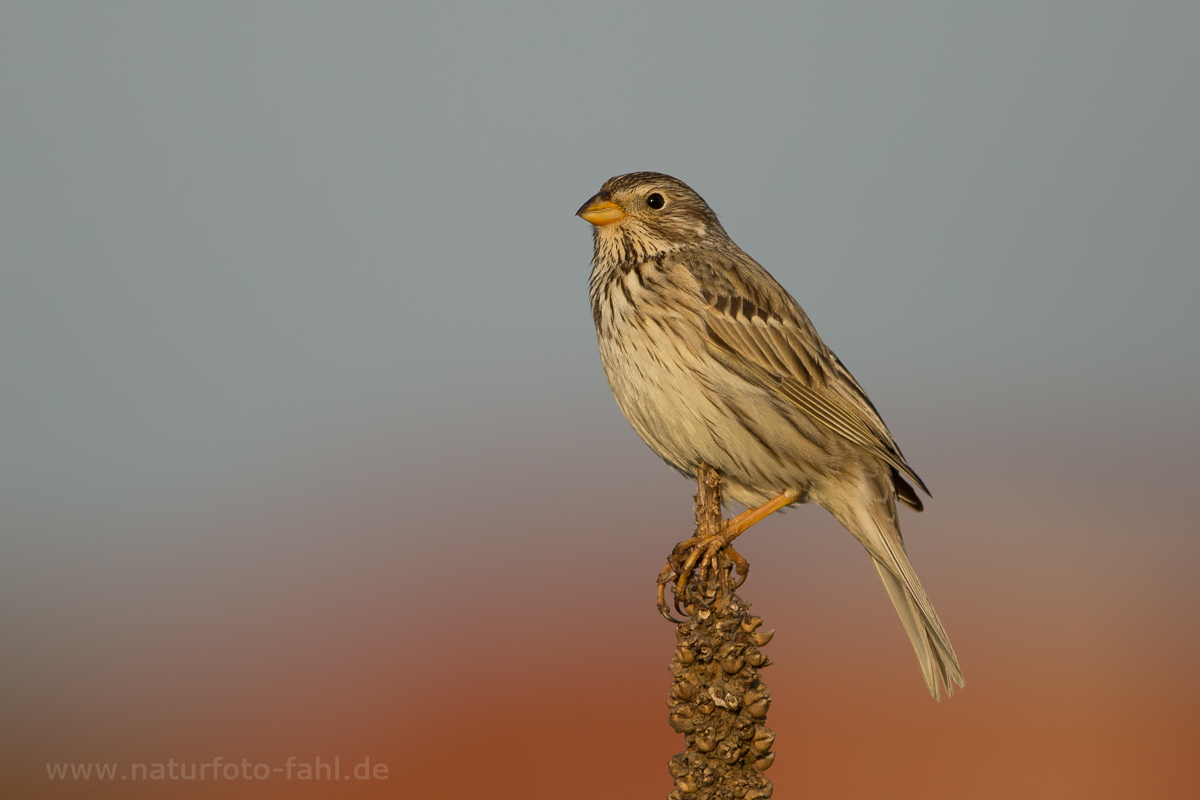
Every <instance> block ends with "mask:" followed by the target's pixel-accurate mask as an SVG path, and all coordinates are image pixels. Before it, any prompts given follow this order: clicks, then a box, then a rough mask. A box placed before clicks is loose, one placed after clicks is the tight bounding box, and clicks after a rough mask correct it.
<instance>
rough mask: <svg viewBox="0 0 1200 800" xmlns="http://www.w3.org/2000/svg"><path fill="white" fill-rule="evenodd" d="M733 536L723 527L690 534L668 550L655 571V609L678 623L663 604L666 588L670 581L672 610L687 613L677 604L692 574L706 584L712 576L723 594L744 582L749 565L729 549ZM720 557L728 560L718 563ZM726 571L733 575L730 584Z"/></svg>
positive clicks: (729, 592) (730, 591) (681, 613)
mask: <svg viewBox="0 0 1200 800" xmlns="http://www.w3.org/2000/svg"><path fill="white" fill-rule="evenodd" d="M735 535H736V534H735ZM733 538H734V537H733V536H729V535H727V533H726V531H725V529H722V530H721V531H720V532H719V533H717V534H716V535H715V536H708V537H703V538H702V537H699V536H693V537H692V538H690V539H685V540H684V541H682V542H680V543H679V544H677V545H675V549H674V550H672V551H671V556H670V557H669V558H668V559H667V563H666V566H664V567H663V568H662V572H660V573H659V574H658V585H657V592H658V612H659V613H660V614H662V615H663V617H664V618H665V619H667V620H668V621H670V622H673V623H675V624H676V625H678V624H679V623H680V620H677V619H675V617H673V616H672V615H671V612H670V609H669V608H668V607H667V602H666V588H667V584H668V583H671V584H673V585H672V593H673V594H674V598H673V599H674V605H675V610H676V611H677V612H678V613H679V615H680V616H683V617H686V616H689V615H688V613H687V612H686V611H685V610H684V609H683V608H681V607H680V603H681V599H682V597H683V594H684V592H685V591H686V590H687V587H688V584H689V583H691V582H692V578H693V573H698V574H697V575H696V576H695V577H696V579H697V580H698V581H699V582H700V583H701V584H707V583H709V581H710V579H712V578H714V577H715V578H716V579H717V580H718V581H719V582H720V585H721V590H722V592H723V593H725V594H726V595H729V594H731V593H732V592H733V591H735V590H736V589H737V588H738V587H740V586H741V585H742V584H743V583H745V581H746V575H747V573H749V571H750V564H749V562H747V561H746V559H745V558H743V557H742V556H741V554H740V553H738V551H736V550H734V549H733V546H732V544H731V542H732V541H733ZM723 559H728V560H729V564H728V565H726V564H723V563H721V562H722V560H723ZM730 572H733V573H735V575H736V578H735V580H734V582H733V583H732V585H731V584H730Z"/></svg>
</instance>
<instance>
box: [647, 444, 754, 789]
mask: <svg viewBox="0 0 1200 800" xmlns="http://www.w3.org/2000/svg"><path fill="white" fill-rule="evenodd" d="M698 483H699V487H700V488H699V492H698V493H697V494H696V535H697V536H698V537H708V536H711V535H714V534H716V532H717V531H719V530H720V529H721V525H722V524H723V520H722V518H721V479H720V477H719V476H718V475H717V473H716V472H715V471H714V470H713V469H711V468H709V467H708V466H706V465H704V464H701V465H700V471H699V476H698ZM732 570H733V564H732V563H731V562H730V561H729V559H728V558H726V556H725V555H724V554H723V553H721V554H718V555H717V557H716V559H715V563H711V564H707V565H701V564H697V565H696V569H695V574H693V575H692V576H691V578H692V579H691V580H690V581H689V582H688V583H687V585H686V587H685V588H684V590H683V593H682V596H679V597H676V598H675V600H676V606H677V607H682V608H683V610H684V611H686V612H687V614H688V617H689V619H688V620H687V621H685V622H681V623H679V625H678V626H677V627H676V630H675V635H676V638H677V639H678V641H679V644H678V646H677V647H676V649H675V660H674V661H673V662H672V663H671V676H672V677H673V678H674V680H673V682H672V685H671V693H670V696H669V697H668V699H667V706H668V707H669V708H670V717H669V719H670V723H671V727H672V728H674V729H675V730H676V731H678V732H679V733H682V734H683V735H684V742H685V744H686V749H685V750H684V751H683V752H682V753H677V754H675V755H674V756H673V757H672V758H671V760H670V762H669V763H668V765H667V769H668V770H669V772H670V773H671V777H672V779H674V781H675V790H674V791H672V792H671V794H670V795H669V800H710V799H711V800H717V799H718V798H720V799H721V800H724V799H725V798H739V800H759V798H767V797H770V796H771V791H772V786H771V781H770V780H769V779H768V778H767V777H766V776H765V775H763V772H764V771H765V770H766V769H767V768H768V767H770V766H771V763H772V762H773V761H774V760H775V754H774V753H773V752H771V747H772V745H773V744H774V742H775V734H774V733H772V732H771V729H770V728H768V727H767V726H766V716H767V709H768V708H769V707H770V705H771V694H770V692H768V691H767V687H766V684H764V683H763V682H762V680H761V679H760V678H759V674H758V671H759V670H760V669H762V668H763V667H766V666H769V665H770V663H771V662H770V660H769V659H768V658H767V657H766V656H765V655H764V654H763V653H762V651H760V650H759V646H760V644H766V641H767V640H768V639H769V638H770V635H769V633H766V632H763V631H760V630H759V627H760V626H761V625H762V619H761V618H759V617H752V616H750V613H749V609H750V604H749V603H747V602H746V601H745V600H742V599H741V598H740V597H738V596H737V595H736V594H735V593H734V591H733V589H732V588H731V579H730V575H731V572H732Z"/></svg>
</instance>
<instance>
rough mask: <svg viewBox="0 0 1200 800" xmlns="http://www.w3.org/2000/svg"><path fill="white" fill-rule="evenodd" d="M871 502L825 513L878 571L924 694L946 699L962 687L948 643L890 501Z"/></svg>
mask: <svg viewBox="0 0 1200 800" xmlns="http://www.w3.org/2000/svg"><path fill="white" fill-rule="evenodd" d="M872 494H873V493H872ZM871 499H872V500H873V501H874V502H858V503H854V504H853V505H852V506H851V507H847V508H842V509H836V510H835V509H830V510H831V511H833V512H834V516H836V517H837V518H838V519H839V520H840V521H841V523H842V524H843V525H845V526H846V528H847V529H849V531H850V532H851V533H853V534H854V536H855V538H857V539H858V540H859V541H860V542H862V544H863V546H864V547H866V548H867V552H868V553H870V554H871V558H872V560H873V561H874V562H875V569H876V570H878V571H879V577H880V579H881V580H882V581H883V586H884V588H885V589H887V592H888V596H889V597H891V598H892V604H893V605H894V606H895V607H896V613H897V614H899V615H900V622H901V623H903V625H904V631H905V633H907V634H908V638H909V641H911V642H912V646H913V650H915V651H916V653H917V661H918V662H920V664H921V672H922V674H923V675H924V676H925V683H926V685H927V686H928V687H929V693H930V694H931V695H933V699H934V700H938V699H940V687H939V684H940V685H941V686H945V687H946V694H947V695H950V694H953V693H954V685H955V684H958V686H959V687H962V686H965V685H966V684H965V683H964V681H963V674H962V670H961V669H959V666H958V659H957V658H956V657H955V655H954V648H953V647H951V646H950V638H949V637H948V636H946V631H945V629H944V628H943V627H942V622H941V620H939V619H938V615H937V612H936V611H934V610H933V604H932V603H930V602H929V596H928V595H926V594H925V589H924V588H922V586H921V581H920V580H919V579H918V578H917V573H916V572H915V571H914V570H913V567H912V563H911V562H909V560H908V554H907V553H905V552H904V542H903V541H902V540H901V538H900V526H899V524H898V521H897V519H896V507H895V502H894V501H891V502H886V501H885V502H881V498H879V497H878V496H877V495H876V496H875V497H872V498H871Z"/></svg>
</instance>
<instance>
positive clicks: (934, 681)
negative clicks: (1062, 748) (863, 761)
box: [576, 172, 964, 699]
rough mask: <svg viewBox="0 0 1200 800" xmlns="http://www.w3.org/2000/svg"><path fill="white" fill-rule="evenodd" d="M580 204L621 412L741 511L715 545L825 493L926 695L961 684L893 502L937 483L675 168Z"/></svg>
mask: <svg viewBox="0 0 1200 800" xmlns="http://www.w3.org/2000/svg"><path fill="white" fill-rule="evenodd" d="M576 213H577V214H578V215H579V216H580V217H582V218H583V219H585V220H587V221H588V222H590V223H591V224H592V226H593V230H592V234H593V242H594V246H595V252H594V255H593V258H592V273H591V278H590V281H589V283H590V287H589V288H590V295H591V302H592V318H593V319H594V320H595V323H596V336H597V338H598V339H599V343H600V358H601V361H602V362H603V363H604V371H605V373H606V374H607V376H608V383H609V386H611V387H612V391H613V395H615V397H616V399H617V404H618V405H619V406H620V407H621V411H622V412H624V414H625V417H626V418H627V419H628V420H629V422H630V424H632V425H633V427H634V429H635V430H636V431H637V432H638V434H639V435H640V436H641V437H642V439H643V440H644V441H645V442H646V444H648V445H650V448H651V449H652V450H653V451H654V452H655V453H657V454H658V455H659V456H660V457H662V458H663V459H664V460H665V461H666V462H667V463H668V464H670V465H671V466H672V467H674V468H675V469H677V470H679V471H680V472H682V473H683V474H684V475H687V476H688V477H691V478H693V479H694V478H695V476H696V472H697V469H698V467H699V465H700V463H701V462H703V463H705V464H708V465H709V466H710V467H712V468H714V469H716V470H717V472H718V473H719V474H720V475H721V477H722V479H723V481H724V484H725V493H726V496H727V497H730V498H732V499H733V500H736V501H737V502H739V503H742V504H743V505H745V506H747V508H748V510H747V511H746V512H743V513H742V514H740V515H738V516H737V517H734V518H733V519H732V520H730V521H729V523H728V524H727V525H726V527H725V529H724V530H723V531H722V533H721V535H720V536H719V537H714V538H719V541H717V542H715V543H713V545H712V546H711V547H710V548H709V550H708V553H709V554H712V553H713V552H715V550H716V549H722V548H725V549H727V550H732V548H731V547H729V545H730V543H731V542H732V541H733V539H734V538H735V537H736V536H738V535H739V534H741V533H742V532H743V531H745V530H746V529H747V528H749V527H750V526H751V525H753V524H754V523H756V522H758V521H759V520H761V519H763V518H764V517H766V516H768V515H770V514H772V513H774V512H775V511H777V510H779V509H780V508H783V507H785V506H789V505H793V504H796V503H805V502H814V503H819V504H820V505H822V506H824V507H825V508H826V509H827V510H828V511H829V512H830V513H831V514H833V516H834V517H836V518H837V519H838V521H839V522H841V523H842V525H844V526H845V527H846V529H847V530H849V531H850V533H852V534H854V537H855V538H856V539H858V541H859V542H861V543H862V545H863V547H865V548H866V549H867V552H868V553H869V554H870V555H871V558H872V560H873V561H874V563H875V568H876V570H878V572H879V577H880V578H881V579H882V580H883V585H884V587H885V588H886V589H887V592H888V595H889V596H890V597H891V599H892V603H893V604H894V605H895V607H896V612H897V613H898V614H899V615H900V621H901V622H902V623H903V624H904V630H905V631H906V632H907V633H908V638H909V639H910V640H911V642H912V646H913V649H914V650H915V651H916V653H917V660H918V661H919V662H920V664H921V672H922V673H923V674H924V676H925V682H926V684H927V685H928V686H929V692H930V694H932V695H933V697H934V698H935V699H936V698H938V697H939V693H940V686H944V687H945V688H946V691H947V693H951V692H953V689H954V684H958V685H959V686H963V685H964V682H963V676H962V671H961V670H960V669H959V666H958V660H957V659H956V658H955V655H954V649H953V648H952V647H951V646H950V640H949V638H948V637H947V636H946V632H945V630H944V629H943V628H942V623H941V622H940V621H939V620H938V616H937V613H936V612H935V611H934V610H933V605H932V604H931V603H930V602H929V597H928V596H927V595H926V594H925V590H924V589H923V588H922V587H921V582H920V581H919V580H918V579H917V574H916V572H914V571H913V567H912V564H911V563H909V560H908V555H907V554H906V553H905V551H904V542H903V540H902V539H901V536H900V522H899V519H898V516H897V513H896V501H897V500H899V501H900V502H902V503H904V504H906V505H908V506H910V507H912V508H914V509H916V510H917V511H920V510H921V509H922V504H921V500H920V498H919V497H918V496H917V493H916V491H915V490H914V489H913V487H912V484H916V485H917V486H919V487H920V488H921V489H922V491H924V492H925V493H926V494H928V493H929V491H928V489H926V487H925V484H924V483H923V482H922V481H921V479H920V478H919V477H917V474H916V473H915V472H914V471H913V470H912V468H911V467H910V466H909V465H908V462H907V461H905V460H904V456H903V454H901V452H900V448H899V447H897V446H896V442H895V441H894V440H893V439H892V435H891V434H890V433H889V432H888V429H887V426H886V425H884V424H883V420H882V419H881V418H880V416H879V414H878V412H877V411H876V410H875V407H874V406H873V405H872V404H871V401H870V400H869V399H867V395H866V393H865V392H864V391H863V389H862V387H861V386H859V384H858V381H856V380H855V379H854V377H853V376H852V375H851V374H850V372H849V370H847V369H846V368H845V367H844V366H842V362H841V361H839V360H838V358H837V356H835V355H834V354H833V351H831V350H830V349H829V348H828V347H826V345H825V343H824V342H823V341H821V337H820V336H818V335H817V331H816V329H815V328H814V327H813V325H812V323H811V322H810V321H809V319H808V316H807V315H806V314H805V313H804V310H803V309H801V308H800V305H799V304H798V303H797V302H796V301H795V300H794V299H792V296H791V295H789V294H788V293H787V291H786V290H784V288H783V287H782V286H780V285H779V283H778V282H777V281H776V280H775V279H774V278H772V277H771V275H770V274H768V273H767V271H766V270H765V269H763V268H762V266H760V265H759V264H758V262H756V261H755V260H754V259H752V258H751V257H750V256H748V255H746V253H745V252H743V251H742V249H741V248H740V247H738V246H737V245H736V244H734V242H733V240H732V239H730V238H729V236H728V235H727V234H726V233H725V229H724V228H722V227H721V223H720V222H718V221H717V215H716V214H714V213H713V211H712V209H710V208H709V207H708V204H707V203H705V202H704V200H703V199H702V198H701V197H700V195H698V194H696V192H694V191H692V189H691V188H689V187H688V186H687V185H686V184H684V183H683V182H682V181H680V180H678V179H676V178H672V177H671V176H669V175H662V174H660V173H656V172H634V173H630V174H628V175H620V176H618V177H615V178H611V179H610V180H608V181H606V182H605V184H604V186H603V187H601V189H600V191H599V193H597V194H596V195H595V196H593V197H592V198H591V199H590V200H588V201H587V202H586V203H584V204H583V206H582V207H581V208H580V209H579V211H578V212H576ZM910 481H911V483H910ZM714 548H715V549H714ZM731 558H734V560H735V563H736V562H738V561H740V557H738V556H737V555H736V553H732V554H731ZM695 559H696V556H695V554H693V555H692V557H691V560H690V561H689V562H688V566H687V569H686V573H690V572H691V565H693V564H694V563H695ZM743 563H744V562H743ZM666 572H667V571H666V570H664V576H665V575H666ZM664 580H665V577H664ZM680 580H681V581H682V580H686V574H681V577H680ZM660 607H662V608H664V609H665V606H663V605H662V601H661V584H660Z"/></svg>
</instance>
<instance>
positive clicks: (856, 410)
mask: <svg viewBox="0 0 1200 800" xmlns="http://www.w3.org/2000/svg"><path fill="white" fill-rule="evenodd" d="M759 269H761V267H760V268H759ZM763 272H764V275H765V274H766V273H765V271H763ZM768 277H769V276H768ZM769 280H770V283H771V284H774V285H773V286H764V285H762V284H761V283H760V285H759V286H758V287H752V286H750V285H748V284H743V285H742V286H740V287H736V288H738V289H743V290H744V291H741V292H739V291H736V290H734V289H735V287H733V286H732V285H730V284H727V285H725V286H721V287H719V288H717V289H716V291H715V292H714V291H705V292H704V301H705V302H704V306H703V309H704V310H703V314H704V322H705V328H706V333H707V336H708V341H707V345H708V347H709V349H710V351H711V352H712V353H713V355H714V356H716V357H717V358H719V359H720V360H721V361H722V362H724V363H725V364H726V365H727V366H729V367H730V368H731V369H733V370H734V371H736V372H737V373H739V374H741V375H742V376H743V377H744V378H746V379H747V380H749V381H751V382H752V383H754V384H756V385H758V386H762V387H763V388H765V389H769V390H771V391H774V392H778V393H779V394H780V395H782V396H783V397H785V398H787V400H788V401H790V402H791V403H792V404H793V405H795V406H796V407H797V408H799V409H800V410H801V411H803V412H804V413H805V414H807V415H808V416H809V417H810V418H812V419H813V420H814V421H816V422H817V423H819V424H820V425H822V426H824V427H825V428H827V429H829V430H830V431H832V432H834V433H836V434H838V435H839V436H842V437H843V438H845V439H847V440H849V441H851V442H854V443H855V444H857V445H859V446H860V447H862V448H864V449H866V450H867V451H868V452H870V453H872V454H874V455H876V456H878V457H879V458H881V459H883V461H885V462H886V463H888V464H890V465H891V466H892V467H893V468H894V469H895V470H896V471H897V472H900V473H903V474H904V475H905V476H907V477H908V478H909V479H911V480H912V481H913V482H914V483H916V484H917V485H918V486H920V487H921V489H922V491H924V492H925V493H926V494H928V493H929V490H928V489H927V488H926V487H925V483H924V482H923V481H922V480H921V479H920V478H919V477H918V476H917V474H916V473H915V472H914V471H913V470H912V468H911V467H910V466H908V462H906V461H905V460H904V456H903V454H901V452H900V448H899V447H897V446H896V442H895V440H893V439H892V435H891V433H889V432H888V429H887V426H886V425H884V423H883V420H882V419H881V418H880V416H879V413H878V412H877V411H876V410H875V407H874V406H873V405H872V404H871V401H870V400H869V399H867V395H866V393H865V392H864V391H863V390H862V387H861V386H859V384H858V381H856V380H854V377H853V376H852V375H851V374H850V371H849V370H847V369H846V368H845V367H844V366H843V365H842V363H841V362H840V361H838V359H837V356H835V355H834V354H833V353H832V352H831V351H830V350H829V348H827V347H826V346H825V344H824V343H823V342H822V341H821V339H820V337H819V336H818V335H817V332H816V329H815V328H813V325H812V323H811V322H810V321H809V319H808V317H807V316H806V315H805V314H804V311H803V310H802V309H801V308H800V306H799V305H798V304H797V303H796V301H795V300H793V299H792V298H791V296H790V295H788V294H787V293H786V292H785V291H784V290H783V289H782V287H779V286H778V284H776V283H775V282H774V279H769ZM756 289H757V290H756ZM722 290H724V291H722ZM731 290H732V291H731ZM718 292H721V293H718ZM747 295H753V299H752V298H751V297H748V296H747ZM756 301H757V302H756ZM900 483H902V482H897V487H898V490H900V491H902V489H900ZM903 488H907V489H909V493H910V494H911V498H902V499H905V502H909V504H910V505H913V503H912V502H910V499H911V500H915V501H916V504H915V505H914V507H919V505H920V500H919V499H917V498H916V495H915V494H912V493H911V488H909V487H903Z"/></svg>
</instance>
